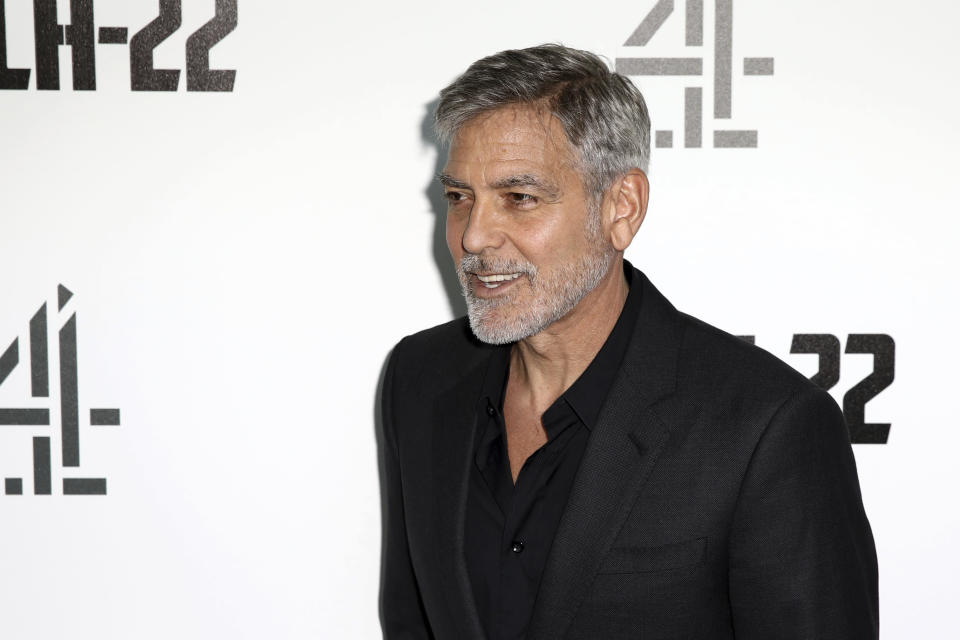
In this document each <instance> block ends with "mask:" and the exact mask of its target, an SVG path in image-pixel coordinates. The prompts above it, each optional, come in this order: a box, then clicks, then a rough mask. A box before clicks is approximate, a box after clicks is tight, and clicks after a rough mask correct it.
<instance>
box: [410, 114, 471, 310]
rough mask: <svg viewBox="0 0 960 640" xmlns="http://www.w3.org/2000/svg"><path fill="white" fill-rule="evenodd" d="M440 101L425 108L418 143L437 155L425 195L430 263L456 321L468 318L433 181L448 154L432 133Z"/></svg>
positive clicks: (441, 200)
mask: <svg viewBox="0 0 960 640" xmlns="http://www.w3.org/2000/svg"><path fill="white" fill-rule="evenodd" d="M439 101H440V99H439V98H437V99H435V100H431V101H430V102H428V103H427V104H426V106H425V107H424V115H423V120H422V121H421V123H420V139H421V140H422V142H423V144H424V146H426V147H431V148H433V150H434V151H436V154H435V155H436V159H437V160H436V163H435V165H434V167H433V174H432V175H431V176H430V177H429V182H428V183H427V186H426V188H425V189H424V193H425V194H426V196H427V199H428V200H429V201H430V210H431V211H432V212H433V260H434V262H436V263H437V269H439V270H440V280H441V281H442V282H443V290H444V292H445V293H446V294H447V301H448V302H449V304H450V312H451V313H452V314H453V317H454V318H459V317H460V316H465V315H467V304H466V302H464V300H463V293H462V292H461V291H460V279H459V278H457V271H456V267H455V266H454V264H453V258H451V257H450V251H449V250H448V249H447V232H446V220H447V200H446V198H444V197H443V186H442V185H441V184H440V183H439V182H437V179H436V176H437V174H438V173H440V172H441V171H442V170H443V166H444V165H445V164H446V163H447V150H446V148H445V147H443V146H441V145H440V143H438V142H437V139H436V136H435V135H434V133H433V114H434V112H435V111H436V109H437V103H438V102H439Z"/></svg>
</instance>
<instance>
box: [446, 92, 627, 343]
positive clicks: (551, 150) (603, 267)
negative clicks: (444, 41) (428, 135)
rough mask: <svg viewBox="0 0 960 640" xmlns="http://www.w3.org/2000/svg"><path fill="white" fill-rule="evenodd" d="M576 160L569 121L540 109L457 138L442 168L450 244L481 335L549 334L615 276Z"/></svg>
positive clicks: (491, 117) (501, 114)
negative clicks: (567, 129) (610, 275)
mask: <svg viewBox="0 0 960 640" xmlns="http://www.w3.org/2000/svg"><path fill="white" fill-rule="evenodd" d="M575 165H576V159H575V157H574V155H573V151H572V150H571V149H570V147H569V143H568V142H567V138H566V134H564V132H563V128H562V126H561V125H560V123H559V122H558V121H557V120H556V119H555V118H554V117H552V116H550V115H549V114H548V113H546V112H541V111H537V110H535V109H534V108H532V107H527V106H517V107H504V108H501V109H498V110H496V111H493V112H491V113H488V114H483V115H481V116H478V117H476V118H474V119H473V120H470V121H469V122H468V123H467V124H466V125H464V126H463V127H462V128H461V129H460V131H459V132H458V133H457V134H456V136H454V138H453V141H452V143H451V145H450V154H449V158H448V160H447V165H446V167H445V168H444V171H443V174H442V175H441V181H442V182H443V183H444V185H445V188H446V195H447V199H448V202H449V205H448V211H447V246H448V247H449V248H450V253H451V255H452V256H453V259H454V262H455V263H456V264H457V271H458V275H459V276H460V283H461V285H462V287H463V293H464V297H465V298H466V301H467V309H468V315H469V318H470V326H471V327H472V328H473V331H474V333H475V334H476V335H477V337H478V338H480V340H483V341H484V342H490V343H495V344H505V343H508V342H514V341H517V340H521V339H523V338H526V337H528V336H531V335H534V334H537V333H540V331H542V330H543V329H545V328H546V327H548V326H550V325H551V324H553V323H554V322H555V321H557V320H559V319H560V318H562V317H564V316H565V315H567V313H568V312H570V310H571V309H573V308H574V307H575V306H576V305H577V303H578V302H579V301H580V300H581V299H582V298H583V296H585V295H586V294H587V293H589V292H590V291H592V290H593V288H594V287H596V286H597V284H598V283H599V282H600V281H601V280H602V279H603V277H604V276H605V275H606V274H607V271H608V270H609V267H610V264H611V262H612V260H613V257H614V256H615V255H616V251H615V250H614V248H613V246H612V245H611V244H610V243H609V242H608V241H607V240H606V239H605V238H604V236H603V235H602V230H601V221H600V216H599V213H598V212H594V211H593V209H594V208H593V207H591V203H590V201H589V199H588V196H587V193H586V192H585V191H584V185H583V180H582V178H581V176H580V175H579V173H578V172H577V170H576V166H575Z"/></svg>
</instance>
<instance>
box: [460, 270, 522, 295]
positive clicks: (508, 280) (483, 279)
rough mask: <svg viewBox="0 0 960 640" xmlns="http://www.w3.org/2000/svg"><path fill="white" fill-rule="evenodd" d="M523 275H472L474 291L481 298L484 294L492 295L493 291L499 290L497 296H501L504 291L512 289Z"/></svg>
mask: <svg viewBox="0 0 960 640" xmlns="http://www.w3.org/2000/svg"><path fill="white" fill-rule="evenodd" d="M522 275H523V274H522V273H489V274H483V275H481V274H479V273H473V274H471V279H472V280H473V281H474V286H473V290H474V292H475V293H477V294H479V295H480V296H481V297H483V296H484V294H487V295H489V294H492V293H493V289H499V291H497V294H500V293H503V292H504V290H506V289H510V288H511V286H512V285H513V284H514V283H516V281H517V280H518V279H519V278H520V276H522Z"/></svg>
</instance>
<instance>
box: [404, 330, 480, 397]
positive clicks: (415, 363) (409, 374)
mask: <svg viewBox="0 0 960 640" xmlns="http://www.w3.org/2000/svg"><path fill="white" fill-rule="evenodd" d="M491 348H492V347H491V346H490V345H487V344H484V343H482V342H480V341H479V340H477V338H476V337H475V336H474V335H473V331H471V329H470V324H469V322H468V321H467V319H466V317H462V318H457V319H455V320H451V321H450V322H445V323H443V324H440V325H437V326H435V327H431V328H429V329H424V330H423V331H419V332H417V333H414V334H411V335H409V336H406V337H405V338H403V339H402V340H400V342H399V343H397V345H396V346H395V347H394V348H393V352H392V353H391V356H390V360H391V367H392V369H393V370H394V375H395V376H396V379H397V380H398V381H399V382H400V383H401V384H403V385H404V386H405V387H407V388H410V389H423V388H426V389H434V390H439V389H443V388H446V387H449V386H452V385H453V384H454V383H456V382H457V380H459V379H460V378H461V377H462V375H463V373H464V372H465V371H468V370H470V369H472V368H473V367H475V366H477V365H478V364H479V363H481V362H482V361H484V360H485V358H486V357H488V356H489V355H490V352H491Z"/></svg>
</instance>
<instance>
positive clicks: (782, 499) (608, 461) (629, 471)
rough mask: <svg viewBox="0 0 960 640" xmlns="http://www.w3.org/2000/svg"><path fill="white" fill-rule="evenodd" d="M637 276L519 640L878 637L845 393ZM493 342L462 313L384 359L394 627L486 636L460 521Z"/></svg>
mask: <svg viewBox="0 0 960 640" xmlns="http://www.w3.org/2000/svg"><path fill="white" fill-rule="evenodd" d="M633 282H634V286H640V287H642V299H641V310H640V317H639V319H638V322H637V326H636V330H635V333H634V335H633V337H632V339H631V343H630V346H629V347H628V352H627V353H626V355H625V357H624V361H623V364H622V366H621V370H620V371H619V373H618V374H617V377H616V379H615V382H614V384H613V387H612V389H611V391H610V394H609V396H608V398H607V400H606V402H605V403H604V407H603V409H602V411H601V414H600V417H599V419H598V422H597V425H596V427H595V428H594V430H593V431H592V433H591V435H590V440H589V442H588V444H587V449H586V451H585V453H584V457H583V460H582V462H581V465H580V469H579V471H578V475H577V478H576V480H575V482H574V486H573V489H572V490H571V493H570V498H569V501H568V503H567V506H566V510H565V512H564V515H563V517H562V519H561V522H560V525H559V527H558V530H557V533H556V537H555V539H554V542H553V546H552V548H551V550H550V556H549V558H548V560H547V564H546V567H545V569H544V573H543V578H542V582H541V584H540V590H539V593H538V596H537V601H536V605H535V608H534V612H533V617H532V619H531V623H530V626H529V628H528V632H527V636H526V637H527V639H528V640H556V639H560V638H565V639H570V640H572V639H575V638H583V639H588V638H589V639H611V640H612V639H616V638H643V639H645V640H654V639H661V638H663V639H666V638H670V639H676V638H698V639H699V638H711V639H713V638H716V639H721V638H737V639H738V640H742V639H747V638H756V639H762V640H771V639H779V638H784V639H786V638H810V639H814V638H815V639H820V640H822V639H828V638H837V639H840V638H843V639H845V640H852V639H860V638H876V637H877V634H878V605H877V559H876V551H875V548H874V543H873V537H872V534H871V531H870V525H869V523H868V522H867V518H866V515H865V514H864V510H863V504H862V501H861V496H860V488H859V484H858V480H857V472H856V466H855V462H854V457H853V452H852V450H851V447H850V442H849V435H848V432H847V429H846V426H845V425H844V422H843V416H842V414H841V412H840V410H839V409H838V408H837V405H836V403H835V402H834V401H833V400H832V399H831V398H830V396H829V395H828V394H827V393H825V392H824V391H822V390H820V389H819V388H817V387H815V386H814V385H813V384H811V383H810V382H809V381H808V380H807V379H806V378H804V377H803V376H801V375H800V374H799V373H797V372H796V371H794V370H793V369H791V368H790V367H788V366H787V365H786V364H784V363H783V362H781V361H780V360H778V359H777V358H775V357H773V356H772V355H770V354H768V353H766V352H765V351H763V350H761V349H759V348H756V347H754V346H752V345H749V344H747V343H746V342H744V341H742V340H740V339H738V338H736V337H733V336H731V335H729V334H726V333H724V332H722V331H720V330H718V329H715V328H713V327H711V326H709V325H707V324H705V323H703V322H701V321H699V320H696V319H695V318H692V317H690V316H687V315H685V314H682V313H680V312H678V311H677V310H676V309H675V308H674V307H673V306H672V305H671V304H670V303H669V302H668V301H667V300H666V299H665V298H664V297H663V296H662V295H661V294H660V293H659V292H658V291H657V290H656V289H655V288H654V287H653V285H652V284H651V283H650V281H649V280H647V278H646V277H645V276H643V274H641V273H640V272H639V271H637V272H635V273H634V280H633ZM490 353H491V349H490V347H488V346H485V345H483V344H482V343H480V342H478V341H477V340H476V339H475V338H473V336H472V334H471V332H470V328H469V326H468V325H467V323H466V321H465V320H464V319H459V320H455V321H453V322H449V323H447V324H444V325H441V326H439V327H435V328H433V329H429V330H427V331H423V332H421V333H418V334H416V335H413V336H408V337H407V338H405V339H403V340H402V341H401V342H400V343H399V344H398V345H397V347H396V348H395V349H394V351H393V353H392V355H391V357H390V360H389V363H388V366H387V370H386V374H385V379H384V386H383V430H384V437H383V440H382V444H383V450H382V456H383V462H384V478H383V481H384V504H385V509H384V532H385V534H384V550H383V562H384V565H383V584H382V594H381V595H382V602H381V605H382V609H381V613H382V623H383V629H384V635H385V637H387V638H390V639H395V638H396V639H399V638H431V637H432V638H437V639H444V640H445V639H451V640H461V639H464V640H465V639H471V640H479V639H480V638H483V631H482V628H481V625H480V622H479V619H478V616H477V612H476V608H475V605H474V603H473V597H472V592H471V587H470V582H469V579H468V576H467V569H466V564H465V561H464V551H463V540H464V530H463V528H464V513H465V506H466V498H467V485H468V478H469V469H470V467H469V465H470V462H471V460H472V455H471V454H472V446H473V442H474V438H473V434H474V429H475V428H476V426H475V416H476V415H477V411H476V406H477V404H476V403H477V402H478V395H479V393H480V389H481V387H482V383H483V376H484V374H485V372H486V364H487V361H488V359H489V357H490Z"/></svg>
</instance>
